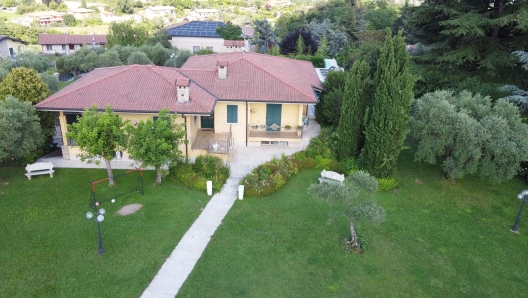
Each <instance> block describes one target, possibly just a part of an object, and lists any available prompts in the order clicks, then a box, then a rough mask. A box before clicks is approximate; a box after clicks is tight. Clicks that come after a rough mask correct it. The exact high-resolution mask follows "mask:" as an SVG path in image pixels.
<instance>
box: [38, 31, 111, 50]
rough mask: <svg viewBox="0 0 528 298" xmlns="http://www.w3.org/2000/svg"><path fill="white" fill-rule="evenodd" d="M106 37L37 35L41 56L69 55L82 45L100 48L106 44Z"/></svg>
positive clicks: (94, 35)
mask: <svg viewBox="0 0 528 298" xmlns="http://www.w3.org/2000/svg"><path fill="white" fill-rule="evenodd" d="M107 42H108V41H107V39H106V35H96V34H93V35H71V34H39V36H38V44H39V45H40V46H42V53H43V54H55V53H61V54H70V53H73V52H75V51H76V50H78V49H80V48H81V47H82V46H83V45H90V46H92V45H93V46H95V47H100V46H102V45H105V44H107Z"/></svg>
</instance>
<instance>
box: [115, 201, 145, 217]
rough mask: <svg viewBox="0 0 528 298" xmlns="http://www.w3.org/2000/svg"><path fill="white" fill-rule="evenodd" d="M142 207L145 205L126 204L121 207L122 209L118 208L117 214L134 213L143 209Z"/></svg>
mask: <svg viewBox="0 0 528 298" xmlns="http://www.w3.org/2000/svg"><path fill="white" fill-rule="evenodd" d="M141 207H143V205H141V204H130V205H125V206H123V207H121V209H119V210H117V214H119V215H122V216H125V215H130V214H134V213H136V212H138V210H139V209H141Z"/></svg>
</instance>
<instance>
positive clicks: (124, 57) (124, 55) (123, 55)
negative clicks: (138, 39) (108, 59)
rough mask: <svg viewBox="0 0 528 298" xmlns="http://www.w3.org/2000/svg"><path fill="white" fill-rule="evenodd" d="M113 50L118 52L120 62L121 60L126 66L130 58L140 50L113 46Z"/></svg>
mask: <svg viewBox="0 0 528 298" xmlns="http://www.w3.org/2000/svg"><path fill="white" fill-rule="evenodd" d="M111 50H112V51H116V52H117V53H118V54H119V60H121V62H122V63H123V64H126V62H127V61H128V57H130V55H131V54H132V53H134V52H137V51H138V48H136V47H131V46H121V45H116V46H113V47H112V48H111Z"/></svg>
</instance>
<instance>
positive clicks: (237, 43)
mask: <svg viewBox="0 0 528 298" xmlns="http://www.w3.org/2000/svg"><path fill="white" fill-rule="evenodd" d="M249 46H250V44H249V41H243V40H224V51H223V52H224V53H233V52H243V51H244V50H245V51H246V52H249Z"/></svg>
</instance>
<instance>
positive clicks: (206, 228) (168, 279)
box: [141, 121, 320, 298]
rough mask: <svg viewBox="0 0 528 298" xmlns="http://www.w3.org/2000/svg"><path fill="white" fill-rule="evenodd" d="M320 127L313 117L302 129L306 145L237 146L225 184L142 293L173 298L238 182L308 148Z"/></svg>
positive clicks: (234, 195)
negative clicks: (258, 168) (271, 162)
mask: <svg viewBox="0 0 528 298" xmlns="http://www.w3.org/2000/svg"><path fill="white" fill-rule="evenodd" d="M319 129H320V127H319V125H318V124H317V123H316V122H315V121H312V122H311V123H310V127H309V129H308V130H305V131H304V132H303V145H302V146H300V147H295V148H292V147H286V146H285V147H237V148H236V149H235V150H236V157H235V158H234V160H233V161H232V162H231V164H230V168H231V176H230V177H229V179H227V181H226V184H225V185H224V187H223V188H222V190H221V191H220V192H219V193H217V194H215V195H214V196H213V197H212V198H211V200H210V201H209V203H208V204H207V206H206V207H205V209H204V210H203V211H202V213H201V214H200V216H199V217H198V218H197V219H196V221H195V222H194V223H193V225H192V226H191V228H190V229H189V230H188V231H187V233H185V235H184V236H183V238H182V239H181V240H180V242H179V243H178V245H177V246H176V248H175V249H174V251H173V252H172V254H171V255H170V256H169V257H168V258H167V260H166V261H165V264H163V266H162V267H161V269H160V270H159V271H158V274H157V275H156V276H155V277H154V279H153V280H152V282H151V283H150V285H149V286H148V287H147V289H146V290H145V291H144V292H143V295H142V296H141V297H142V298H150V297H156V298H164V297H170V298H173V297H174V296H176V294H177V293H178V291H179V290H180V288H181V286H182V285H183V283H184V282H185V280H186V279H187V276H189V274H190V273H191V271H192V269H193V268H194V265H195V264H196V263H197V262H198V259H199V258H200V256H201V255H202V253H203V251H204V250H205V248H206V247H207V244H208V243H209V240H210V239H211V237H212V236H213V234H214V232H215V231H216V229H217V228H218V226H219V225H220V224H221V223H222V220H223V219H224V217H225V216H226V215H227V212H228V211H229V209H230V208H231V207H232V206H233V204H234V203H235V201H236V198H237V192H238V183H239V182H240V180H241V179H242V177H244V176H245V175H246V174H247V173H249V172H251V170H252V169H253V168H255V167H256V166H258V165H259V164H261V163H263V162H266V161H268V160H271V159H272V158H273V157H274V156H276V157H280V156H281V155H282V154H283V153H284V154H285V155H291V154H293V153H295V152H297V151H300V150H303V149H305V148H306V146H307V145H308V143H309V141H310V139H311V138H312V137H314V136H316V135H317V134H318V133H319Z"/></svg>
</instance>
